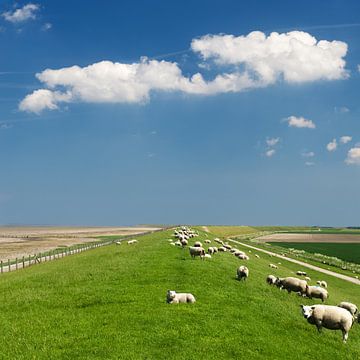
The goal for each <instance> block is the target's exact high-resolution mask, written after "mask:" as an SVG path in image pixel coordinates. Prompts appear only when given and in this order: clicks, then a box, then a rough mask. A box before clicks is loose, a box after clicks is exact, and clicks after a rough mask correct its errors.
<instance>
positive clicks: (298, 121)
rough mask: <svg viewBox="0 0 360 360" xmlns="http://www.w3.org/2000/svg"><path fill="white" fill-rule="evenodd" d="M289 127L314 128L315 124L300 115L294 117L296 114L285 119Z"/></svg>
mask: <svg viewBox="0 0 360 360" xmlns="http://www.w3.org/2000/svg"><path fill="white" fill-rule="evenodd" d="M285 120H286V121H287V122H288V124H289V127H296V128H308V129H315V128H316V125H315V124H314V122H313V121H312V120H308V119H305V118H303V117H302V116H299V117H296V116H293V115H292V116H289V117H288V118H286V119H285Z"/></svg>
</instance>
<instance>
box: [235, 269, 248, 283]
mask: <svg viewBox="0 0 360 360" xmlns="http://www.w3.org/2000/svg"><path fill="white" fill-rule="evenodd" d="M236 275H237V279H238V280H242V279H244V280H246V279H247V278H248V277H249V269H248V268H247V267H246V266H239V268H238V269H237V271H236Z"/></svg>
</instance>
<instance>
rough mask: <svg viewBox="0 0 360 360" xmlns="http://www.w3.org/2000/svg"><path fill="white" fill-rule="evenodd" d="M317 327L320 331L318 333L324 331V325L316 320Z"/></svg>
mask: <svg viewBox="0 0 360 360" xmlns="http://www.w3.org/2000/svg"><path fill="white" fill-rule="evenodd" d="M315 325H316V327H317V329H318V332H319V333H321V330H322V323H321V320H316V321H315Z"/></svg>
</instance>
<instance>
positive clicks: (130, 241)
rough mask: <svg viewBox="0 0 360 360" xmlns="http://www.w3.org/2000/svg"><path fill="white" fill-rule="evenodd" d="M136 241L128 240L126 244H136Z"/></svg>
mask: <svg viewBox="0 0 360 360" xmlns="http://www.w3.org/2000/svg"><path fill="white" fill-rule="evenodd" d="M137 242H138V241H137V240H135V239H134V240H129V241H128V242H127V243H128V245H132V244H136V243H137Z"/></svg>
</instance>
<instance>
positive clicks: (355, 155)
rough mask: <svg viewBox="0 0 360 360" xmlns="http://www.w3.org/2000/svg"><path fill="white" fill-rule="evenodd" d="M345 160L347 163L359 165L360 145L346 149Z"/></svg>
mask: <svg viewBox="0 0 360 360" xmlns="http://www.w3.org/2000/svg"><path fill="white" fill-rule="evenodd" d="M345 162H346V163H347V164H348V165H360V147H354V148H352V149H350V150H349V151H348V154H347V157H346V159H345Z"/></svg>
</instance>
